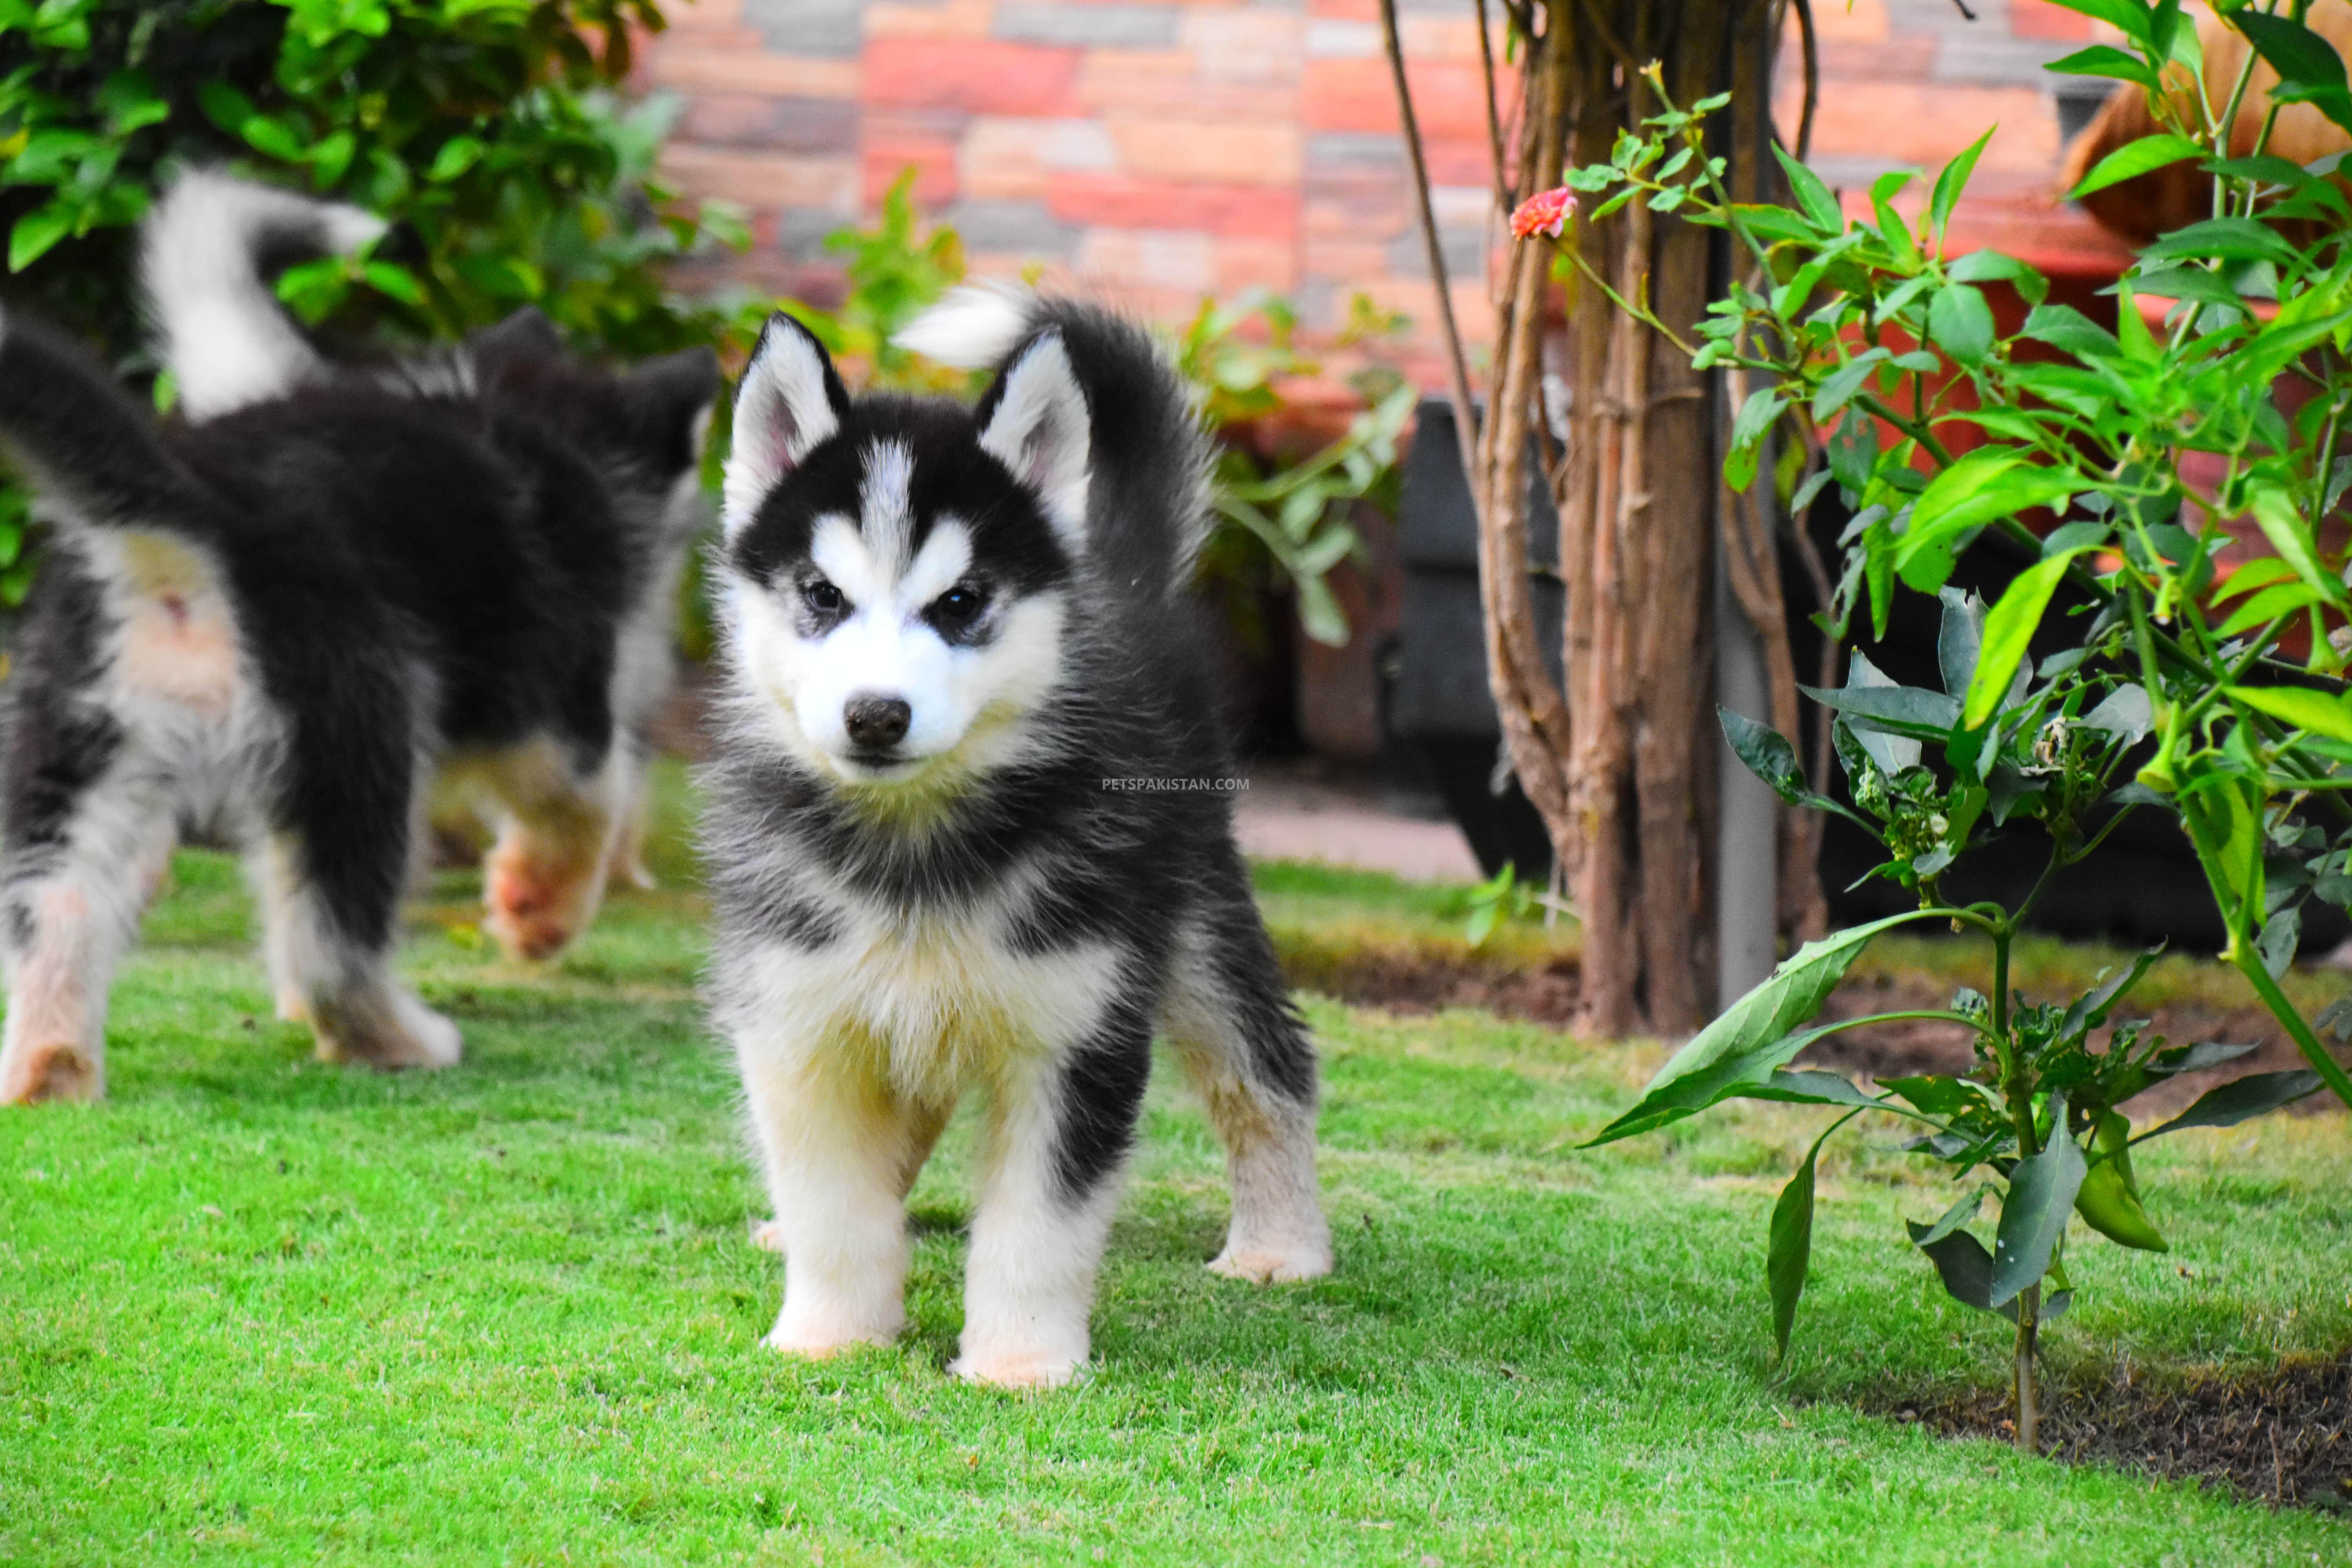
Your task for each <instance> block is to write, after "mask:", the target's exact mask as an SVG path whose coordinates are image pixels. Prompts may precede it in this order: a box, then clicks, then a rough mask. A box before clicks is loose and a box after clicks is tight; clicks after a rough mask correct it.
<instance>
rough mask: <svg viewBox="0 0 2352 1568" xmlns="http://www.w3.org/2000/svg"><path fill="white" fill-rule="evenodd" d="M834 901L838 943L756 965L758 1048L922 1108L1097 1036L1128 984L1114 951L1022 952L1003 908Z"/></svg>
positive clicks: (990, 903)
mask: <svg viewBox="0 0 2352 1568" xmlns="http://www.w3.org/2000/svg"><path fill="white" fill-rule="evenodd" d="M827 902H828V905H829V910H828V913H829V915H830V917H831V923H832V940H831V941H829V942H824V943H823V944H822V945H819V946H816V947H814V948H812V947H808V946H802V945H796V944H785V943H775V944H763V945H762V947H761V951H760V952H758V953H757V955H756V957H755V959H754V961H753V963H752V964H751V966H750V967H751V972H752V973H753V975H754V976H755V977H756V978H755V979H754V982H753V985H752V987H751V992H752V994H751V995H750V996H747V997H746V998H745V1000H746V1001H747V1002H749V1003H750V1004H751V1010H752V1011H753V1012H755V1013H756V1014H757V1015H758V1016H759V1025H758V1026H757V1028H756V1031H755V1034H756V1040H757V1044H756V1047H754V1048H757V1049H759V1050H760V1051H761V1052H762V1053H763V1054H769V1053H772V1054H776V1055H780V1056H785V1057H805V1056H808V1055H812V1054H816V1053H824V1054H830V1055H834V1056H836V1057H839V1056H846V1057H849V1058H858V1059H860V1062H861V1065H863V1066H864V1067H866V1068H867V1069H868V1070H870V1071H872V1072H874V1073H875V1074H876V1075H877V1076H878V1077H882V1078H885V1079H887V1081H889V1082H890V1083H891V1084H892V1085H893V1086H894V1087H896V1088H897V1089H898V1090H899V1091H900V1092H901V1093H904V1094H907V1095H908V1096H910V1097H913V1098H917V1099H921V1100H928V1101H930V1102H933V1103H939V1104H944V1103H948V1102H950V1101H952V1100H954V1099H956V1098H957V1097H958V1096H959V1095H961V1093H962V1092H963V1091H964V1090H965V1089H968V1088H971V1087H972V1086H974V1085H975V1084H980V1083H986V1082H994V1081H1000V1080H1002V1079H1003V1078H1005V1077H1006V1076H1008V1075H1011V1074H1014V1073H1017V1072H1019V1071H1021V1070H1023V1068H1024V1067H1026V1066H1028V1065H1030V1064H1033V1063H1034V1062H1037V1061H1039V1060H1043V1059H1046V1058H1052V1057H1055V1056H1056V1055H1058V1054H1059V1053H1060V1052H1062V1051H1063V1050H1065V1049H1066V1048H1068V1047H1071V1046H1073V1045H1076V1044H1077V1043H1078V1042H1079V1041H1081V1040H1083V1039H1085V1038H1086V1037H1087V1035H1089V1034H1090V1033H1092V1032H1093V1030H1094V1029H1095V1027H1096V1026H1097V1024H1098V1022H1099V1020H1100V1019H1101V1016H1102V1015H1103V1012H1104V1009H1105V1008H1106V1007H1107V1005H1108V1004H1109V1002H1110V1000H1111V998H1112V996H1113V995H1114V994H1115V993H1116V990H1117V987H1118V984H1119V977H1118V966H1117V963H1116V961H1115V959H1114V957H1113V955H1112V953H1111V952H1110V950H1109V949H1108V947H1106V946H1103V945H1100V944H1093V943H1088V944H1082V945H1077V946H1072V947H1065V948H1060V949H1056V950H1053V951H1048V952H1028V951H1024V950H1023V948H1022V947H1020V946H1019V945H1016V944H1015V943H1014V942H1013V941H1012V940H1011V939H1010V931H1011V929H1012V925H1013V919H1012V902H1013V901H1012V900H1009V899H1006V898H1003V897H999V898H993V899H986V900H978V901H975V902H972V903H969V904H966V905H963V906H961V907H955V908H934V909H916V908H908V907H904V906H891V905H883V904H877V903H875V902H871V901H868V900H863V899H857V898H854V897H840V898H837V899H835V900H827ZM744 1043H745V1044H746V1045H747V1046H750V1045H751V1041H749V1040H747V1041H745V1042H744Z"/></svg>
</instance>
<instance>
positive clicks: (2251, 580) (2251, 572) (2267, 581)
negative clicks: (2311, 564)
mask: <svg viewBox="0 0 2352 1568" xmlns="http://www.w3.org/2000/svg"><path fill="white" fill-rule="evenodd" d="M2293 576H2294V567H2292V566H2290V565H2288V564H2287V563H2285V562H2284V561H2281V560H2280V559H2279V558H2278V557H2277V556H2275V555H2263V556H2258V557H2257V558H2255V559H2254V560H2252V561H2249V562H2247V563H2245V564H2244V565H2243V566H2241V567H2239V568H2238V569H2237V570H2236V571H2234V572H2232V573H2231V574H2230V575H2229V577H2228V579H2227V580H2226V581H2224V582H2223V583H2222V584H2221V586H2220V587H2219V588H2217V589H2215V590H2214V591H2213V602H2214V603H2215V604H2217V605H2220V604H2226V603H2227V602H2229V601H2230V600H2231V599H2234V598H2236V597H2237V596H2238V595H2241V594H2251V593H2252V592H2253V591H2254V590H2255V589H2257V588H2267V587H2269V586H2270V585H2271V584H2273V583H2277V582H2280V581H2283V580H2284V579H2286V578H2290V577H2293Z"/></svg>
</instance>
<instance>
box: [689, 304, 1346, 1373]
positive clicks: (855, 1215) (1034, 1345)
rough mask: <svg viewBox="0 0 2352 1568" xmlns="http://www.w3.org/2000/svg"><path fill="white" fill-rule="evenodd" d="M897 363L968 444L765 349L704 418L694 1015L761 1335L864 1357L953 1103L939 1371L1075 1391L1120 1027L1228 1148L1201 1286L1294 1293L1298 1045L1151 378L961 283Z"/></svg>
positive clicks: (1175, 412) (1319, 1239) (1131, 356)
mask: <svg viewBox="0 0 2352 1568" xmlns="http://www.w3.org/2000/svg"><path fill="white" fill-rule="evenodd" d="M901 341H902V342H905V343H906V344H907V345H908V346H909V347H913V348H916V349H918V350H919V351H921V352H924V353H929V354H930V355H932V357H934V358H938V359H940V360H943V361H946V362H948V363H956V364H961V365H965V366H968V367H973V368H978V367H982V366H992V367H993V368H994V370H995V372H996V375H995V381H994V384H992V387H991V388H990V390H989V391H988V393H987V394H986V395H984V396H983V397H982V399H981V402H980V405H979V406H978V408H977V409H976V410H968V409H965V408H963V407H961V406H958V405H954V404H951V403H946V402H940V401H925V402H917V401H910V400H908V399H903V398H897V397H887V396H867V397H863V398H858V399H855V400H853V399H852V398H850V397H849V396H848V395H846V393H845V391H844V389H843V386H842V384H841V381H840V379H839V377H838V376H837V375H836V374H835V370H834V367H833V365H832V363H831V362H830V361H829V360H828V359H827V357H826V355H825V353H824V349H823V348H822V347H821V346H820V345H819V344H818V342H817V341H816V340H815V339H814V337H812V336H810V335H809V333H808V332H806V331H804V330H803V329H802V328H801V327H800V326H799V325H798V324H797V323H795V322H794V321H792V320H791V319H790V318H789V317H787V316H783V315H778V316H776V317H774V318H773V319H772V321H770V322H769V324H768V329H767V331H766V332H765V333H764V334H763V335H762V337H761V342H760V346H759V348H758V350H757V351H756V353H755V354H754V356H753V359H752V362H751V368H750V369H749V370H748V371H747V372H746V373H745V375H744V379H743V383H742V385H741V387H740V390H739V392H738V394H737V401H736V414H735V426H734V428H735V435H734V445H733V453H732V456H731V458H730V461H729V464H728V468H727V479H726V488H725V499H724V504H723V522H724V528H725V538H724V542H723V543H722V544H721V546H720V547H719V552H718V556H717V560H716V563H715V569H714V576H715V577H716V578H717V579H718V581H719V584H721V589H720V591H721V594H722V596H723V616H722V618H723V621H724V628H725V650H726V663H727V670H726V675H727V679H728V682H729V691H728V695H727V698H726V709H725V712H724V715H723V719H722V722H721V724H720V726H719V737H718V741H717V747H718V755H717V760H716V761H715V763H713V764H712V765H711V767H710V768H709V772H708V773H707V776H706V782H707V784H708V786H709V795H710V803H709V826H708V833H707V838H708V843H707V853H708V858H709V868H710V876H711V879H712V890H713V894H714V898H715V901H716V905H717V910H718V917H719V933H718V941H717V945H716V949H715V952H714V955H713V960H712V989H713V993H714V997H715V1003H716V1011H717V1018H718V1021H719V1025H720V1026H721V1027H722V1028H723V1029H724V1030H725V1031H726V1033H727V1034H728V1035H729V1037H730V1038H731V1040H732V1042H733V1045H734V1048H735V1053H736V1057H737V1059H738V1061H739V1063H740V1068H741V1070H742V1074H743V1081H744V1086H745V1089H746V1090H747V1092H748V1096H749V1108H750V1113H751V1124H752V1127H753V1129H754V1131H755V1132H756V1134H757V1139H758V1143H759V1150H760V1154H761V1162H762V1163H763V1165H764V1167H765V1173H766V1177H767V1183H768V1188H769V1192H770V1194H771V1195H772V1199H773V1201H774V1205H775V1214H776V1217H775V1219H774V1221H773V1222H772V1224H770V1225H769V1226H765V1227H763V1232H762V1240H763V1241H765V1242H767V1243H768V1244H770V1245H772V1246H774V1247H777V1248H778V1249H780V1250H781V1251H782V1253H783V1254H784V1260H785V1265H784V1266H785V1277H784V1300H783V1307H782V1312H781V1314H780V1315H779V1316H778V1318H777V1320H776V1324H775V1328H774V1330H773V1331H772V1332H771V1333H770V1335H769V1336H768V1341H767V1342H768V1343H769V1344H770V1345H772V1346H773V1347H775V1348H776V1349H778V1350H782V1351H787V1352H796V1353H801V1354H806V1355H816V1356H822V1355H825V1354H828V1353H831V1352H835V1351H838V1350H841V1349H843V1348H845V1347H846V1346H849V1345H854V1344H857V1343H861V1342H885V1341H887V1340H889V1339H890V1338H891V1337H892V1336H894V1335H895V1334H896V1333H897V1332H898V1330H899V1328H900V1326H901V1325H902V1323H903V1322H904V1321H905V1313H904V1309H903V1305H902V1295H903V1289H904V1281H905V1276H906V1271H907V1267H908V1238H907V1229H906V1217H905V1213H904V1201H905V1198H906V1194H907V1192H908V1187H909V1186H910V1185H911V1184H912V1183H913V1181H914V1179H915V1175H916V1173H917V1172H918V1171H919V1169H920V1167H921V1166H922V1163H923V1162H924V1160H925V1158H926V1157H927V1156H928V1155H929V1152H930V1148H931V1145H932V1142H933V1141H934V1140H935V1139H936V1138H937V1136H938V1135H939V1132H940V1128H941V1126H942V1125H943V1123H944V1122H945V1121H946V1120H947V1118H948V1116H949V1114H950V1111H951V1110H953V1108H954V1107H955V1105H956V1103H957V1102H958V1100H960V1099H961V1097H962V1096H963V1095H964V1094H965V1093H967V1092H969V1091H972V1090H978V1091H980V1092H982V1094H983V1095H984V1096H985V1097H986V1100H987V1102H988V1120H987V1131H986V1134H985V1142H986V1148H985V1152H984V1174H983V1176H982V1192H981V1194H980V1200H979V1208H978V1212H977V1215H976V1216H975V1218H974V1220H973V1223H972V1227H971V1258H970V1262H969V1265H968V1268H967V1275H966V1287H965V1313H964V1326H963V1334H962V1344H961V1356H960V1357H959V1358H958V1359H957V1361H956V1363H955V1366H954V1370H955V1371H956V1372H958V1373H960V1374H961V1375H962V1376H964V1377H966V1378H970V1379H973V1380H976V1381H979V1382H983V1383H990V1384H1003V1385H1010V1386H1024V1385H1037V1384H1060V1383H1064V1382H1066V1381H1067V1380H1068V1379H1069V1378H1070V1377H1071V1376H1072V1375H1073V1373H1075V1372H1076V1370H1077V1368H1078V1367H1079V1365H1080V1364H1081V1363H1083V1362H1084V1361H1085V1360H1086V1358H1087V1350H1088V1343H1089V1340H1088V1324H1087V1319H1088V1313H1089V1310H1090V1307H1091V1304H1092V1300H1093V1295H1094V1286H1095V1275H1096V1270H1097V1266H1098V1264H1099V1263H1100V1261H1101V1258H1102V1255H1103V1249H1104V1246H1105V1242H1106V1240H1107V1237H1108V1231H1109V1227H1110V1221H1111V1215H1112V1211H1113V1209H1114V1207H1115V1206H1116V1204H1117V1197H1118V1185H1119V1183H1118V1176H1119V1172H1120V1167H1121V1165H1122V1163H1123V1162H1124V1160H1125V1157H1126V1155H1127V1152H1128V1150H1129V1145H1130V1144H1131V1142H1133V1139H1134V1134H1135V1128H1136V1123H1137V1119H1138V1117H1139V1112H1140V1110H1141V1107H1142V1100H1143V1091H1144V1086H1145V1081H1146V1079H1147V1078H1148V1076H1149V1074H1150V1062H1151V1044H1152V1039H1153V1037H1154V1035H1155V1034H1156V1033H1158V1034H1164V1035H1165V1037H1167V1039H1168V1040H1169V1042H1170V1044H1171V1046H1172V1047H1174V1050H1175V1054H1176V1057H1177V1058H1178V1060H1179V1061H1180V1062H1181V1063H1182V1065H1183V1067H1184V1068H1185V1069H1186V1070H1187V1074H1188V1076H1189V1077H1190V1078H1191V1079H1192V1082H1193V1083H1194V1084H1195V1085H1196V1086H1197V1087H1198V1088H1199V1089H1200V1090H1201V1092H1202V1096H1203V1098H1204V1099H1205V1100H1206V1102H1207V1106H1208V1111H1209V1116H1210V1119H1211V1121H1213V1123H1214V1125H1215V1127H1216V1129H1217V1131H1218V1133H1219V1135H1220V1136H1221V1137H1222V1139H1223V1142H1224V1144H1225V1148H1226V1152H1227V1169H1228V1172H1229V1173H1230V1175H1231V1178H1232V1185H1233V1216H1232V1228H1231V1231H1230V1233H1229V1235H1228V1237H1227V1238H1226V1242H1225V1246H1224V1248H1223V1252H1222V1253H1220V1255H1219V1256H1218V1257H1217V1258H1216V1259H1215V1261H1214V1262H1213V1263H1212V1264H1211V1265H1210V1267H1211V1268H1214V1269H1216V1270H1217V1271H1219V1272H1220V1273H1223V1274H1228V1275H1232V1276H1235V1277H1239V1278H1244V1279H1255V1280H1261V1281H1263V1280H1269V1279H1311V1278H1314V1277H1316V1276H1318V1275H1321V1274H1324V1273H1326V1272H1328V1270H1329V1268H1330V1267H1331V1244H1330V1235H1329V1231H1328V1227H1327V1226H1326V1224H1325V1221H1324V1217H1323V1213H1322V1207H1321V1203H1320V1197H1319V1194H1318V1187H1317V1183H1316V1176H1315V1106H1316V1077H1317V1074H1316V1061H1315V1053H1314V1049H1313V1047H1312V1045H1311V1044H1310V1042H1309V1040H1308V1038H1307V1034H1306V1031H1305V1028H1304V1026H1303V1025H1302V1024H1301V1022H1300V1020H1299V1018H1298V1016H1297V1014H1296V1012H1295V1011H1294V1010H1293V1009H1292V1007H1291V1005H1290V1002H1289V999H1288V995H1287V994H1286V991H1285V989H1284V986H1283V984H1282V978H1281V975H1280V973H1278V971H1277V970H1276V965H1275V958H1274V952H1273V948H1272V945H1271V943H1270V942H1268V940H1267V938H1266V934H1265V927H1264V926H1263V924H1262V923H1261V922H1260V920H1259V918H1258V913H1257V908H1256V905H1255V901H1254V900H1253V898H1252V895H1251V891H1250V885H1249V879H1248V876H1247V873H1246V871H1245V870H1244V866H1243V862H1242V858H1241V855H1240V853H1239V851H1238V850H1237V849H1236V848H1235V847H1234V837H1233V826H1232V814H1231V806H1230V801H1229V799H1228V798H1227V796H1226V795H1224V794H1223V785H1224V784H1225V783H1226V780H1225V775H1226V774H1228V773H1230V772H1231V771H1232V764H1231V762H1230V760H1229V758H1228V755H1227V752H1226V749H1225V745H1224V742H1223V737H1222V736H1221V734H1220V732H1219V726H1218V722H1217V715H1216V710H1215V703H1214V698H1213V660H1212V658H1211V654H1210V649H1209V646H1208V644H1207V642H1206V640H1205V637H1204V636H1203V632H1202V627H1201V626H1199V625H1198V624H1197V623H1196V620H1195V616H1194V612H1193V607H1192V604H1191V602H1190V595H1188V594H1187V592H1186V588H1187V584H1188V582H1189V580H1190V578H1191V575H1192V563H1193V559H1194V557H1195V555H1196V553H1197V552H1198V550H1199V548H1200V545H1201V542H1202V536H1203V534H1204V532H1205V531H1206V528H1207V525H1208V515H1209V513H1208V504H1207V495H1206V491H1205V479H1206V474H1207V470H1208V461H1209V450H1208V446H1207V442H1206V439H1205V437H1203V435H1202V430H1201V428H1200V426H1199V423H1198V421H1197V419H1196V418H1195V417H1194V416H1193V413H1192V409H1191V407H1190V405H1189V403H1188V400H1187V397H1186V395H1185V392H1184V388H1183V386H1182V384H1181V382H1180V381H1179V380H1178V379H1177V377H1176V375H1175V374H1174V373H1173V372H1172V371H1171V368H1170V367H1169V365H1168V364H1167V363H1166V362H1165V361H1164V360H1163V359H1162V358H1161V356H1160V354H1159V353H1158V352H1157V351H1156V350H1155V349H1154V348H1153V346H1152V344H1151V343H1150V340H1149V339H1147V338H1146V337H1145V336H1144V334H1143V333H1142V332H1140V331H1138V330H1137V329H1136V328H1134V327H1132V326H1130V325H1129V324H1128V323H1126V322H1124V321H1120V320H1118V319H1117V318H1115V317H1112V316H1109V315H1107V314H1104V313H1102V312H1100V311H1097V310H1090V309H1087V308H1085V307H1082V306H1079V305H1075V304H1070V303H1066V302H1060V301H1049V300H1034V299H1028V298H1024V297H1018V296H1013V295H1008V294H1004V293H1000V292H992V291H989V290H979V289H975V290H967V291H964V292H961V293H960V294H959V295H956V296H953V297H951V298H950V300H949V301H947V302H946V303H944V304H942V305H941V306H940V307H938V308H937V310H935V311H934V312H933V313H932V314H931V315H929V316H928V317H926V318H925V319H923V320H922V321H919V322H917V323H916V325H915V326H914V327H912V328H910V329H909V331H908V334H907V336H906V337H905V338H903V339H902V340H901Z"/></svg>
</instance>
